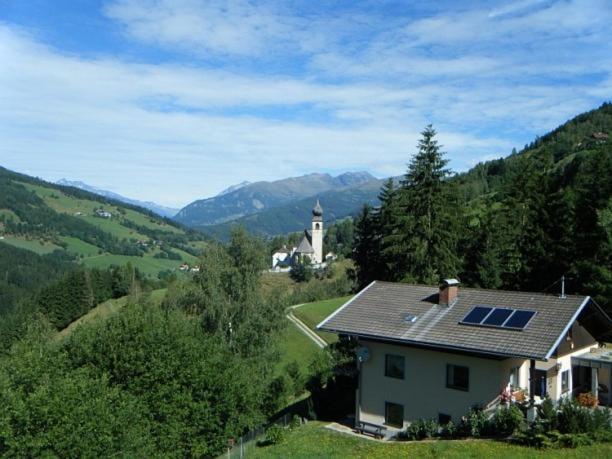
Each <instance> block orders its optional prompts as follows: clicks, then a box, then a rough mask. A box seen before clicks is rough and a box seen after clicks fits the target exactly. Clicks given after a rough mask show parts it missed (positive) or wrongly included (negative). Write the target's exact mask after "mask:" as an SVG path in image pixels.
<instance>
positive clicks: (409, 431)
mask: <svg viewBox="0 0 612 459" xmlns="http://www.w3.org/2000/svg"><path fill="white" fill-rule="evenodd" d="M439 430H440V425H439V424H438V423H437V422H436V421H434V420H433V419H418V420H416V421H414V422H412V423H411V424H410V425H409V426H408V427H407V428H406V430H405V431H404V433H403V434H402V435H401V436H402V437H403V438H405V439H406V440H423V439H425V438H433V437H435V436H437V435H438V432H439Z"/></svg>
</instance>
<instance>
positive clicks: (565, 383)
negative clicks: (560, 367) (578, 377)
mask: <svg viewBox="0 0 612 459" xmlns="http://www.w3.org/2000/svg"><path fill="white" fill-rule="evenodd" d="M569 374H570V371H569V370H565V371H564V372H563V373H561V392H562V393H565V392H567V391H568V390H569Z"/></svg>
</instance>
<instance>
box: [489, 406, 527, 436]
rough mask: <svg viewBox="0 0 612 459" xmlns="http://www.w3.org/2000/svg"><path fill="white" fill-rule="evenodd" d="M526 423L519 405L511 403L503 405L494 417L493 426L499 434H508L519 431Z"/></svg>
mask: <svg viewBox="0 0 612 459" xmlns="http://www.w3.org/2000/svg"><path fill="white" fill-rule="evenodd" d="M524 423H525V418H524V417H523V413H522V412H521V410H519V409H518V407H516V406H514V405H510V406H509V407H507V408H505V407H501V408H500V409H499V410H497V412H496V413H495V415H494V416H493V419H492V427H493V429H494V430H495V433H496V434H497V435H502V436H508V435H511V434H513V433H514V432H515V431H517V430H518V429H519V428H520V427H521V426H523V425H524Z"/></svg>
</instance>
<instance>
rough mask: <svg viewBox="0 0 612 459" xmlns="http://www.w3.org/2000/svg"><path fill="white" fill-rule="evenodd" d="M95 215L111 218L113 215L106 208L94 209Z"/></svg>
mask: <svg viewBox="0 0 612 459" xmlns="http://www.w3.org/2000/svg"><path fill="white" fill-rule="evenodd" d="M95 215H96V216H97V217H100V218H111V217H112V216H113V214H111V213H110V212H109V211H108V210H104V209H96V212H95Z"/></svg>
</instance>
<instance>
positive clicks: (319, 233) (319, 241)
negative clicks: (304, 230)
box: [311, 199, 323, 263]
mask: <svg viewBox="0 0 612 459" xmlns="http://www.w3.org/2000/svg"><path fill="white" fill-rule="evenodd" d="M311 234H312V248H313V249H314V260H313V261H314V262H315V263H323V208H322V207H321V204H319V200H318V199H317V204H316V205H315V206H314V209H312V233H311Z"/></svg>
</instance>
